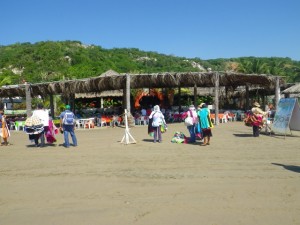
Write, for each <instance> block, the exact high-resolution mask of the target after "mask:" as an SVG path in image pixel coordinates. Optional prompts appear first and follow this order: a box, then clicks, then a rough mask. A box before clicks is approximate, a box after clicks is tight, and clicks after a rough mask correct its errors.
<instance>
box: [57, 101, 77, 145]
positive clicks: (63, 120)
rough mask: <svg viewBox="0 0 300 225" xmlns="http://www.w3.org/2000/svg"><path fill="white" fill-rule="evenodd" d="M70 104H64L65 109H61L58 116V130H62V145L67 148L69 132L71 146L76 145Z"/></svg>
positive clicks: (73, 119) (73, 117)
mask: <svg viewBox="0 0 300 225" xmlns="http://www.w3.org/2000/svg"><path fill="white" fill-rule="evenodd" d="M70 109H71V107H70V105H66V106H65V111H63V112H62V113H61V114H60V116H59V118H60V130H62V131H63V134H64V147H66V148H69V147H70V142H69V134H70V135H71V138H72V142H73V146H74V147H76V146H77V138H76V135H75V131H74V129H75V115H74V113H73V112H72V111H71V110H70Z"/></svg>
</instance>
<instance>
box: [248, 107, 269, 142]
mask: <svg viewBox="0 0 300 225" xmlns="http://www.w3.org/2000/svg"><path fill="white" fill-rule="evenodd" d="M251 112H252V113H253V115H254V117H255V120H254V121H253V122H252V128H253V137H259V133H260V130H261V128H262V125H263V117H264V116H266V115H267V112H264V111H263V110H262V109H261V108H260V104H259V103H258V102H254V103H253V108H252V109H251Z"/></svg>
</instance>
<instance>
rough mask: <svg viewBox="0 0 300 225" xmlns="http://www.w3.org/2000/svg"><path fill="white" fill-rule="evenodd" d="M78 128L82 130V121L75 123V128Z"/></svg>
mask: <svg viewBox="0 0 300 225" xmlns="http://www.w3.org/2000/svg"><path fill="white" fill-rule="evenodd" d="M80 127H82V128H84V124H83V121H82V120H80V119H79V120H76V121H75V128H80Z"/></svg>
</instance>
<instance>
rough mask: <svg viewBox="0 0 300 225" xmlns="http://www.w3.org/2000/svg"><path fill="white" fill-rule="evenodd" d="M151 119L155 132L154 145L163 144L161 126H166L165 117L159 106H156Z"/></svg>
mask: <svg viewBox="0 0 300 225" xmlns="http://www.w3.org/2000/svg"><path fill="white" fill-rule="evenodd" d="M149 119H151V120H152V124H151V125H152V127H153V132H154V141H153V142H154V143H156V142H159V143H161V142H162V135H161V126H162V125H163V124H164V125H165V124H166V121H165V117H164V115H163V114H162V112H161V111H160V108H159V105H155V106H154V108H153V111H152V112H151V114H150V116H149Z"/></svg>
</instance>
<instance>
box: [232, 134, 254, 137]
mask: <svg viewBox="0 0 300 225" xmlns="http://www.w3.org/2000/svg"><path fill="white" fill-rule="evenodd" d="M233 135H234V136H236V137H253V134H233Z"/></svg>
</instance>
